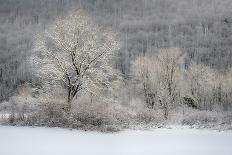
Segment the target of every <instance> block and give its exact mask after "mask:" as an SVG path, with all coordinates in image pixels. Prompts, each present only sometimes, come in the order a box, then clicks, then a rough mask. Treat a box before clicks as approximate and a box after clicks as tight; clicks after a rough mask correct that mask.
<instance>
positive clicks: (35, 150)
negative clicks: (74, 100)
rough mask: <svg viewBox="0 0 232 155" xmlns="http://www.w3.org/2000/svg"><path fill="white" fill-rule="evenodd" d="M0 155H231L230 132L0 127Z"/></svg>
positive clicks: (231, 132) (231, 142)
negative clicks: (91, 130)
mask: <svg viewBox="0 0 232 155" xmlns="http://www.w3.org/2000/svg"><path fill="white" fill-rule="evenodd" d="M0 155H232V131H224V132H218V131H211V130H196V129H154V130H151V131H133V130H127V131H121V132H118V133H98V132H84V131H78V130H72V131H71V130H68V129H58V128H30V127H9V126H0Z"/></svg>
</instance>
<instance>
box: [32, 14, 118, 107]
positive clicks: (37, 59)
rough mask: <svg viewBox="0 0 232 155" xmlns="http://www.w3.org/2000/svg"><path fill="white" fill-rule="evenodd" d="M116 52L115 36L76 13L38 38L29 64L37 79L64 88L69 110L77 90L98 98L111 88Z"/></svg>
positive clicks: (58, 21) (58, 22)
mask: <svg viewBox="0 0 232 155" xmlns="http://www.w3.org/2000/svg"><path fill="white" fill-rule="evenodd" d="M117 49H118V43H117V41H116V36H115V34H114V33H113V32H111V31H108V30H103V29H101V28H100V27H98V26H97V25H96V23H94V22H93V21H92V20H91V19H90V18H89V17H88V16H86V15H85V14H84V13H83V12H82V11H79V10H78V11H75V12H72V13H71V14H69V15H68V16H67V17H65V18H63V19H59V20H57V21H56V22H55V23H54V24H53V25H51V26H50V27H49V28H48V29H47V30H45V32H44V33H42V34H41V35H39V36H38V37H37V39H36V45H35V52H34V54H33V56H32V60H33V63H34V64H35V65H36V67H37V68H36V73H37V75H39V76H40V77H41V78H43V79H44V80H45V81H47V82H48V81H49V82H50V83H52V84H59V85H61V86H63V88H65V90H66V92H67V102H68V105H69V108H71V102H72V100H73V98H74V97H75V96H76V95H77V93H78V92H79V91H80V90H86V91H89V92H91V93H94V94H97V93H99V92H101V91H102V90H104V89H105V88H107V87H109V86H110V80H112V79H110V78H111V75H113V72H114V71H113V68H112V60H113V59H112V58H113V57H114V56H115V51H116V50H117Z"/></svg>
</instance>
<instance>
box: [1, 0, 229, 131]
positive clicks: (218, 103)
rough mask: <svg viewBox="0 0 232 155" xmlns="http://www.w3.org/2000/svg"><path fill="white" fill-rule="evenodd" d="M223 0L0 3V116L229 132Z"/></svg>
mask: <svg viewBox="0 0 232 155" xmlns="http://www.w3.org/2000/svg"><path fill="white" fill-rule="evenodd" d="M231 8H232V2H231V0H0V15H1V16H0V22H1V24H0V113H1V114H3V119H1V123H3V124H6V125H19V126H47V127H62V128H75V129H82V130H98V131H103V132H108V131H110V132H112V131H118V130H121V129H129V128H130V129H131V128H133V129H136V128H149V127H154V128H155V127H165V126H169V125H186V126H189V127H195V128H211V129H219V130H227V129H232V9H231Z"/></svg>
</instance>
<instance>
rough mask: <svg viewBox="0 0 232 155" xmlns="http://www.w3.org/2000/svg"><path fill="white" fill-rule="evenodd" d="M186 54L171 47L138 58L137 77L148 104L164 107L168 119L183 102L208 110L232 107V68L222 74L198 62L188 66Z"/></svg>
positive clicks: (134, 67) (136, 65) (136, 64)
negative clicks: (186, 64)
mask: <svg viewBox="0 0 232 155" xmlns="http://www.w3.org/2000/svg"><path fill="white" fill-rule="evenodd" d="M184 57H185V55H183V53H182V52H181V51H180V50H179V49H178V48H168V49H161V50H160V52H159V53H158V54H157V55H146V56H142V57H139V58H138V59H137V60H135V62H134V63H133V65H132V66H133V67H132V68H133V69H132V70H133V77H135V81H136V83H139V84H140V87H139V88H138V89H139V91H137V92H140V93H141V92H142V94H143V98H144V100H145V103H146V104H147V107H149V108H152V109H159V108H161V109H164V117H165V119H167V118H168V112H169V111H170V110H171V109H174V108H176V107H178V106H183V105H188V106H190V107H192V108H195V109H199V110H207V111H213V110H214V111H215V110H216V111H228V110H231V108H232V107H231V102H232V98H231V93H232V87H231V85H230V82H231V70H230V71H228V72H226V73H222V72H220V71H218V70H215V69H212V68H210V67H208V66H205V65H202V64H196V63H195V62H191V64H190V65H188V67H186V66H185V65H184V64H185V63H184V60H185V59H184ZM181 104H182V105H181Z"/></svg>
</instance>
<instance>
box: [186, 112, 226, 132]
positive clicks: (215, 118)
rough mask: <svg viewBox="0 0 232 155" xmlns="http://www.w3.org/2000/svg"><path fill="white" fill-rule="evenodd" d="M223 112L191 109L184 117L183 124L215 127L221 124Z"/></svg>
mask: <svg viewBox="0 0 232 155" xmlns="http://www.w3.org/2000/svg"><path fill="white" fill-rule="evenodd" d="M221 117H222V114H219V113H217V112H210V111H200V110H191V111H190V110H189V111H188V113H186V114H185V115H184V117H183V119H182V125H188V126H193V127H199V128H213V127H215V126H217V125H218V124H220V122H221Z"/></svg>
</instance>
